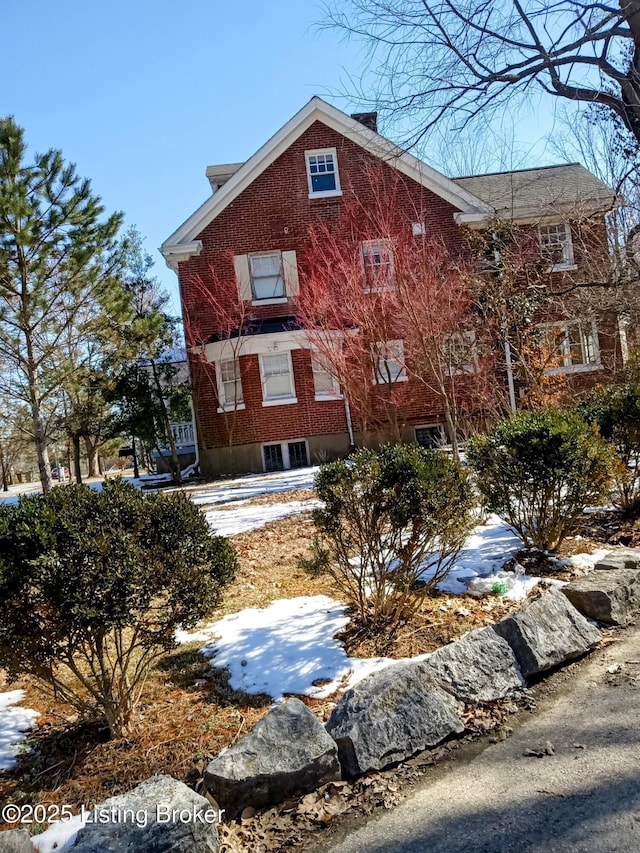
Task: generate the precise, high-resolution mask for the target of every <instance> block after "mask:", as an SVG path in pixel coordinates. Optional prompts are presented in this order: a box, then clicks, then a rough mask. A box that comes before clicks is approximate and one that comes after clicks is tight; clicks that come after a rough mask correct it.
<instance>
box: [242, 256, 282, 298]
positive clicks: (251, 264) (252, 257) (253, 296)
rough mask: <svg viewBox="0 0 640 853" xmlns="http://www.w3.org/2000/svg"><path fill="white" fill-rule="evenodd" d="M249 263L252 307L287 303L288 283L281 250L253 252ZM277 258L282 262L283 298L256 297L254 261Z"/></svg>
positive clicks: (249, 257)
mask: <svg viewBox="0 0 640 853" xmlns="http://www.w3.org/2000/svg"><path fill="white" fill-rule="evenodd" d="M247 257H248V262H249V278H250V281H251V304H252V305H278V304H280V303H282V302H286V301H287V299H288V297H287V281H286V279H285V275H284V268H283V265H282V252H281V251H279V250H276V251H273V252H251V254H249V255H248V256H247ZM275 257H277V258H278V260H279V262H280V280H281V281H282V296H266V297H264V298H260V297H259V296H256V291H255V287H254V281H255V276H254V272H253V261H254V260H256V259H258V258H275Z"/></svg>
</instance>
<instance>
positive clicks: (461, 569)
mask: <svg viewBox="0 0 640 853" xmlns="http://www.w3.org/2000/svg"><path fill="white" fill-rule="evenodd" d="M521 549H522V540H521V539H520V537H519V536H518V535H517V534H516V533H514V532H513V530H511V528H510V527H509V526H508V525H507V524H506V523H505V522H504V521H502V519H501V518H499V517H498V516H497V515H490V516H489V517H488V519H487V521H486V523H485V524H479V525H478V526H477V527H476V528H475V529H474V530H473V532H472V533H471V536H469V538H468V540H467V543H466V545H465V547H464V548H463V549H462V550H461V551H460V553H459V554H458V557H457V559H456V561H455V562H454V564H453V566H452V567H451V569H450V571H449V573H448V575H447V576H446V578H445V579H444V580H443V581H441V582H440V583H439V584H438V589H439V590H440V592H446V593H449V594H451V595H462V594H464V593H465V592H466V591H467V588H468V586H469V584H470V583H471V582H472V581H473V580H474V579H475V578H482V577H489V576H490V575H492V574H494V573H495V572H498V571H501V569H502V567H503V565H504V564H505V563H506V561H507V560H508V559H510V558H511V557H513V556H514V555H515V554H517V552H518V551H520V550H521ZM422 580H428V573H427V574H423V575H422Z"/></svg>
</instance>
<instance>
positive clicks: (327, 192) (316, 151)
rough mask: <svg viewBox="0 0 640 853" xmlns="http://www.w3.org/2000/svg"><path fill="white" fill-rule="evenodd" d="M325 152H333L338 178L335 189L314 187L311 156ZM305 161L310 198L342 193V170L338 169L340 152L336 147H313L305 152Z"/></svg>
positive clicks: (335, 173) (330, 196)
mask: <svg viewBox="0 0 640 853" xmlns="http://www.w3.org/2000/svg"><path fill="white" fill-rule="evenodd" d="M323 154H331V156H332V157H333V165H334V172H333V174H334V175H335V179H336V186H335V189H333V190H314V189H313V180H312V174H311V160H310V158H311V157H317V156H319V155H320V156H321V155H323ZM304 162H305V164H306V168H307V185H308V188H309V198H332V197H334V196H339V195H342V189H341V187H340V170H339V169H338V152H337V151H336V149H335V148H313V149H311V150H310V151H305V152H304Z"/></svg>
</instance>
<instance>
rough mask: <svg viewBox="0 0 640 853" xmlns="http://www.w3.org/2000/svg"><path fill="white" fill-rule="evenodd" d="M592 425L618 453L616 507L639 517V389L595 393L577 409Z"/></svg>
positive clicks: (616, 388)
mask: <svg viewBox="0 0 640 853" xmlns="http://www.w3.org/2000/svg"><path fill="white" fill-rule="evenodd" d="M577 411H578V414H580V415H581V416H582V417H583V418H584V419H585V420H586V421H587V423H589V424H595V425H597V427H598V429H599V430H600V434H601V435H602V437H603V438H604V439H606V440H607V441H608V442H610V443H611V444H612V445H613V447H614V448H615V450H616V453H617V454H618V457H619V459H620V462H621V464H620V465H619V466H618V467H617V469H616V471H615V485H616V489H615V492H614V503H615V504H616V505H617V506H618V507H619V508H620V509H622V510H623V511H624V512H625V513H627V514H629V515H632V516H636V515H638V513H640V385H637V384H636V383H627V384H624V385H609V386H606V387H600V388H596V389H594V390H593V391H592V392H591V393H590V394H589V396H588V397H587V398H586V399H585V400H583V401H582V402H581V403H580V404H579V405H578V407H577Z"/></svg>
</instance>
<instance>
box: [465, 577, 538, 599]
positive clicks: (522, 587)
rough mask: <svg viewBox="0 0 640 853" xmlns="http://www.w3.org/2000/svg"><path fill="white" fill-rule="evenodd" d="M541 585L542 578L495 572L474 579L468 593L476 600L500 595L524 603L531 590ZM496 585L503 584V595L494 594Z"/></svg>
mask: <svg viewBox="0 0 640 853" xmlns="http://www.w3.org/2000/svg"><path fill="white" fill-rule="evenodd" d="M539 583H540V578H536V577H531V576H530V575H524V574H516V573H515V572H495V573H494V574H491V575H486V576H485V577H478V578H474V579H473V580H472V581H471V583H470V584H469V586H468V587H467V592H468V593H469V595H473V596H475V597H476V598H480V597H481V596H483V595H491V594H493V595H499V596H500V598H507V599H509V600H510V601H524V599H525V598H526V597H527V596H528V595H529V593H530V592H531V590H532V589H533V588H534V587H536V586H537V585H538V584H539ZM494 584H501V585H502V587H503V588H504V592H503V593H495V592H494V589H493V587H494Z"/></svg>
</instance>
